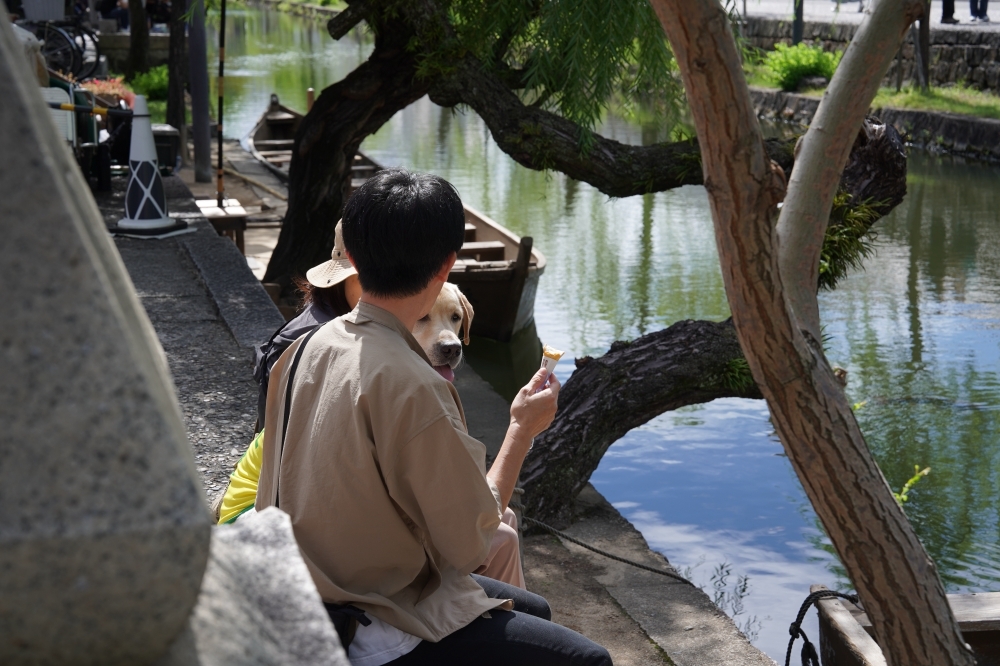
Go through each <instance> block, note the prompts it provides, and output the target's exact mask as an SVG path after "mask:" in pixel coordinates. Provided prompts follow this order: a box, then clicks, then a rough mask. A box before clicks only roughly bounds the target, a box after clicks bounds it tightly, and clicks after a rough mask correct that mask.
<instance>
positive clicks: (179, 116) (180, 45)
mask: <svg viewBox="0 0 1000 666" xmlns="http://www.w3.org/2000/svg"><path fill="white" fill-rule="evenodd" d="M186 12H187V1H186V0H173V2H172V3H171V4H170V53H169V55H168V56H167V71H168V75H169V79H168V82H167V124H168V125H173V126H174V127H176V128H177V129H178V130H180V131H181V133H182V136H183V135H184V134H185V132H184V125H185V124H186V123H187V109H186V108H185V104H184V89H185V88H186V87H187V70H188V63H187V35H186V32H185V27H186V24H187V22H186V21H185V20H184V14H185V13H186Z"/></svg>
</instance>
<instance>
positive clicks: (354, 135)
mask: <svg viewBox="0 0 1000 666" xmlns="http://www.w3.org/2000/svg"><path fill="white" fill-rule="evenodd" d="M411 34H412V33H410V32H409V31H407V30H405V29H404V28H403V27H402V26H401V25H400V24H398V23H394V24H391V25H381V26H379V28H378V30H377V31H376V41H375V50H374V51H373V52H372V55H371V57H369V58H368V60H367V61H366V62H365V63H364V64H362V65H361V66H360V67H358V68H357V69H355V70H354V71H353V72H351V73H350V74H349V75H347V77H346V78H345V79H343V80H342V81H338V82H337V83H335V84H333V85H332V86H330V87H329V88H326V89H325V90H324V91H323V92H322V94H320V96H319V99H317V100H316V103H315V104H313V108H312V110H310V111H309V113H308V114H306V116H305V118H303V120H302V123H301V125H300V126H299V129H298V132H297V133H296V135H295V145H294V147H293V150H292V164H291V167H290V170H289V174H288V212H287V213H286V214H285V221H284V223H283V224H282V226H281V235H280V236H279V237H278V244H277V246H276V247H275V248H274V253H273V254H272V255H271V261H270V263H268V266H267V273H266V275H265V276H264V281H265V282H278V283H279V284H281V285H282V286H283V287H285V288H286V289H287V288H288V287H289V285H290V284H291V278H292V277H294V276H297V275H304V274H305V272H306V271H307V270H308V269H309V268H311V267H312V266H315V265H316V264H319V263H321V262H323V261H326V260H327V259H329V258H330V250H331V248H332V247H333V232H334V227H335V226H336V224H337V220H339V219H340V213H341V209H342V208H343V205H344V201H345V198H346V195H347V192H348V188H349V187H350V174H351V165H352V163H353V161H354V155H355V153H356V152H357V150H358V146H360V145H361V141H362V140H363V139H364V138H365V137H366V136H368V135H370V134H374V133H375V132H376V131H377V130H378V129H379V128H380V127H381V126H382V125H384V124H385V123H386V122H388V120H389V119H390V118H392V116H393V115H394V114H395V113H396V112H397V111H399V110H401V109H404V108H406V107H407V106H409V105H410V104H412V103H413V102H415V101H417V100H418V99H420V98H421V97H423V96H424V95H425V94H427V89H428V86H429V84H428V82H427V80H426V79H421V80H418V79H417V78H416V76H415V75H416V60H415V58H414V57H413V54H411V53H410V52H408V51H407V50H406V45H407V42H408V40H409V38H410V36H411Z"/></svg>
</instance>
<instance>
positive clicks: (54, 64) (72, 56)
mask: <svg viewBox="0 0 1000 666" xmlns="http://www.w3.org/2000/svg"><path fill="white" fill-rule="evenodd" d="M35 36H36V37H38V39H40V40H42V56H43V57H44V58H45V64H46V65H47V66H48V68H49V69H51V70H54V71H57V72H62V73H63V74H73V75H74V76H75V75H76V74H75V73H76V72H77V71H79V69H80V61H81V58H80V51H79V49H77V47H76V43H75V42H74V41H73V38H72V37H70V36H69V34H67V33H66V31H65V30H63V29H62V28H57V27H55V26H52V25H44V26H41V27H40V29H39V30H38V31H37V32H36V33H35Z"/></svg>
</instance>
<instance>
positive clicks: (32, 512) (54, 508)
mask: <svg viewBox="0 0 1000 666" xmlns="http://www.w3.org/2000/svg"><path fill="white" fill-rule="evenodd" d="M18 48H20V47H19V45H18V44H17V43H16V42H15V41H14V37H13V35H12V33H11V28H10V24H9V23H8V22H7V21H5V20H0V99H3V100H4V101H3V103H2V104H0V145H2V146H3V154H4V159H3V160H0V195H2V196H0V220H2V221H3V222H2V227H3V233H2V234H0V284H3V285H4V289H5V291H6V293H7V294H8V301H7V305H6V307H5V309H4V316H3V317H2V318H0V358H2V360H3V367H4V379H5V381H3V382H0V422H2V423H3V424H4V427H3V432H2V434H0V460H2V461H3V462H2V463H0V507H2V508H0V663H3V664H60V665H62V664H66V665H71V664H102V665H103V664H109V665H110V664H145V663H151V662H152V661H154V660H155V659H156V658H158V657H159V656H161V655H162V654H164V653H165V651H166V649H167V647H168V646H169V645H170V644H171V642H172V641H173V640H174V639H175V638H176V636H177V635H178V634H179V633H180V631H181V630H182V629H183V627H184V625H185V622H186V621H187V617H188V615H189V613H190V611H191V609H192V608H193V607H194V604H195V601H196V599H197V596H198V590H199V587H200V584H201V578H202V574H203V572H204V569H205V562H206V560H207V557H208V546H209V539H210V533H211V532H210V529H211V528H210V522H209V516H208V511H207V509H206V507H205V503H204V499H203V497H202V494H201V487H200V486H201V484H200V482H199V480H198V477H197V473H196V472H195V469H194V461H193V458H192V455H191V450H190V448H189V446H188V444H187V439H186V436H185V431H184V426H183V423H182V421H181V414H180V409H179V407H178V405H177V399H176V396H175V395H174V391H173V386H172V382H171V379H170V374H169V370H168V368H167V363H166V358H165V356H164V354H163V350H162V348H161V347H160V344H159V342H158V340H157V338H156V335H155V333H154V332H153V328H152V326H151V325H150V323H149V320H148V318H147V317H146V315H145V313H144V312H143V309H142V307H141V305H140V304H139V301H138V299H137V298H136V294H135V290H134V289H133V288H132V284H131V282H130V281H129V278H128V275H127V273H126V271H125V268H124V266H123V264H122V261H121V258H120V257H119V256H118V254H117V252H116V250H115V248H114V246H113V244H112V243H111V239H110V237H109V236H108V234H107V230H106V228H105V225H104V223H103V221H102V219H101V215H100V213H99V212H98V210H97V206H96V204H95V203H94V200H93V198H92V197H91V195H90V190H89V188H88V186H87V185H86V183H85V182H84V180H83V178H82V176H81V174H80V171H79V168H78V167H77V166H76V164H75V162H74V160H73V157H72V154H71V153H70V151H69V149H68V148H67V146H66V144H64V143H63V141H62V140H61V139H60V138H59V136H58V134H57V132H56V130H55V126H54V125H53V123H52V120H51V118H50V114H49V111H48V108H47V107H46V106H45V105H44V103H43V101H42V98H41V95H40V94H39V92H38V89H37V82H36V81H33V80H32V79H30V78H29V76H28V74H29V72H27V71H26V68H25V66H24V65H23V58H20V57H15V56H14V54H15V53H17V49H18ZM150 242H155V241H150Z"/></svg>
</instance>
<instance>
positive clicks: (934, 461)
mask: <svg viewBox="0 0 1000 666" xmlns="http://www.w3.org/2000/svg"><path fill="white" fill-rule="evenodd" d="M910 163H911V172H912V173H911V177H910V179H909V181H910V194H909V196H908V197H907V200H906V201H905V202H904V204H903V205H902V206H900V208H899V210H897V211H895V212H894V213H893V214H892V215H891V216H890V217H889V218H888V219H887V220H885V221H884V222H882V223H881V224H880V226H879V233H880V238H879V254H878V256H877V258H876V259H875V260H874V261H872V262H869V265H868V267H867V270H866V271H865V272H864V273H861V274H858V275H855V276H852V277H851V278H850V279H849V280H848V281H847V282H846V283H845V284H844V285H843V287H842V288H841V289H839V290H838V292H837V293H835V294H831V295H829V296H827V297H825V298H824V299H823V314H824V320H825V322H826V325H827V331H828V332H829V333H831V334H832V335H833V343H832V348H831V350H830V357H831V358H832V359H835V360H837V361H838V362H840V363H841V364H842V365H844V366H845V367H847V368H848V370H849V371H850V385H849V393H850V394H851V396H852V398H853V399H854V400H858V401H861V400H864V401H866V402H865V404H864V406H863V407H862V408H861V409H860V410H859V411H858V420H859V422H860V423H861V426H862V428H863V429H864V431H865V433H866V436H867V438H868V442H869V445H870V446H871V447H872V450H873V451H874V453H875V455H876V457H877V459H878V461H879V464H880V465H881V466H882V469H883V471H884V472H885V475H886V477H887V479H888V480H889V482H890V485H892V486H893V487H895V488H897V489H898V488H899V487H900V486H901V485H902V484H903V483H904V482H905V480H906V479H907V478H908V477H909V476H910V475H911V474H912V473H913V466H914V465H915V464H919V465H920V466H921V467H923V466H930V467H931V468H932V473H931V475H930V476H929V477H928V478H926V479H925V480H923V481H921V482H920V484H919V485H918V486H917V489H916V490H915V491H914V492H913V493H912V494H911V496H910V497H911V499H910V502H909V503H908V504H907V505H906V512H907V515H908V516H909V517H910V519H911V520H912V521H913V523H914V525H915V526H916V529H917V531H918V533H919V534H920V537H921V539H922V540H923V542H924V544H925V546H926V547H927V549H928V551H930V553H931V555H932V556H933V557H934V558H935V560H937V562H938V564H939V566H940V568H941V570H942V574H943V576H944V577H945V579H946V581H947V582H948V583H949V585H950V586H951V587H952V588H954V589H959V588H970V587H971V588H977V589H979V588H988V587H989V586H990V585H994V586H995V584H996V582H997V581H1000V578H998V574H1000V570H998V568H997V562H998V561H1000V559H998V557H997V542H998V540H1000V476H998V475H1000V442H998V434H1000V427H998V426H1000V420H998V417H1000V413H998V411H997V406H998V405H1000V393H998V376H997V371H998V360H1000V346H998V345H1000V335H998V328H1000V305H998V295H1000V271H998V268H1000V263H998V256H997V253H998V251H1000V172H998V171H997V170H996V169H991V168H987V167H983V166H979V165H968V164H962V163H960V162H957V161H954V160H950V159H947V158H931V157H927V156H924V155H920V154H915V155H912V156H911V160H910Z"/></svg>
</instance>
